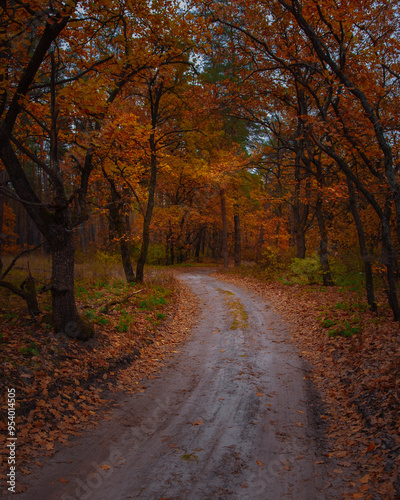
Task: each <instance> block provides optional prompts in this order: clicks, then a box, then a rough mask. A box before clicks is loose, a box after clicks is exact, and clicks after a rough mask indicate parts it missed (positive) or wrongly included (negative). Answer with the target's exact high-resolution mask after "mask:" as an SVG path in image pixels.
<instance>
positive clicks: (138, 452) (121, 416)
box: [18, 271, 331, 500]
mask: <svg viewBox="0 0 400 500" xmlns="http://www.w3.org/2000/svg"><path fill="white" fill-rule="evenodd" d="M179 279H181V280H182V281H184V282H185V283H186V284H187V285H188V286H189V287H190V288H191V289H192V291H193V293H195V294H196V295H197V296H198V299H199V302H200V305H201V314H200V316H199V318H198V319H197V320H196V326H195V327H194V333H193V335H192V336H191V337H190V339H189V340H188V341H187V343H186V344H185V345H184V346H183V347H182V348H181V350H180V352H179V353H177V354H174V355H173V356H172V357H171V359H170V360H169V361H168V362H167V364H166V366H165V367H164V369H163V370H162V372H161V373H160V376H159V377H158V378H157V379H155V380H151V381H149V382H148V384H147V389H146V391H145V392H144V393H137V394H134V395H132V396H128V397H126V398H125V399H124V400H123V401H121V402H120V407H119V409H118V410H116V412H115V415H114V417H113V419H112V420H109V421H107V422H104V423H103V424H102V425H100V426H99V427H98V428H97V429H96V430H95V431H90V432H86V433H85V434H84V435H82V436H81V437H80V438H79V443H78V442H77V443H76V444H75V445H74V446H73V447H72V448H65V449H63V450H61V451H59V452H58V453H57V454H56V455H55V456H54V457H53V458H52V459H51V460H50V461H49V463H47V464H46V465H45V467H44V468H43V469H41V470H39V471H37V472H35V473H34V474H33V475H32V476H29V481H30V485H29V487H28V489H27V491H26V493H24V494H21V495H18V498H20V499H29V500H36V499H37V500H39V499H40V500H47V499H57V500H60V499H61V500H71V499H74V500H77V499H79V500H84V499H95V500H103V499H104V500H114V499H132V498H134V499H143V500H161V499H170V500H172V499H174V500H175V499H176V500H178V499H179V500H184V499H190V500H217V499H240V500H242V499H243V500H245V499H248V500H278V499H295V500H313V499H318V500H319V499H325V498H331V496H328V494H327V493H325V492H324V474H325V471H324V469H323V468H324V465H323V464H321V463H316V462H321V457H320V456H319V451H318V445H317V442H316V434H317V431H316V429H315V425H314V424H313V414H312V411H311V410H310V403H311V399H310V392H309V390H308V389H307V387H306V385H305V384H306V382H304V380H303V378H304V375H305V367H304V366H303V363H302V360H301V359H300V358H299V357H298V355H297V354H296V351H295V349H294V348H293V347H292V346H291V344H290V343H289V341H288V333H287V331H286V330H285V326H284V324H283V323H282V321H281V320H280V318H279V316H277V315H276V314H275V313H274V312H273V311H272V310H271V308H269V306H268V305H267V304H265V303H264V302H263V301H262V300H261V299H260V298H259V297H258V296H256V295H255V294H254V293H252V292H250V291H248V290H246V289H244V288H239V287H237V286H234V285H232V284H228V283H225V282H223V281H221V280H219V279H217V278H215V277H213V276H212V275H211V274H210V272H209V271H191V272H187V273H183V274H181V275H180V276H179ZM60 478H62V480H63V481H62V482H60V481H59V479H60ZM65 480H67V481H68V482H65Z"/></svg>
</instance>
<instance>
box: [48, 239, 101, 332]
mask: <svg viewBox="0 0 400 500" xmlns="http://www.w3.org/2000/svg"><path fill="white" fill-rule="evenodd" d="M62 236H63V237H59V238H57V242H51V243H50V247H51V254H52V279H51V296H52V304H53V324H54V329H55V331H56V332H57V333H65V334H66V335H67V336H68V337H71V338H76V339H79V340H87V339H89V338H90V337H92V336H93V333H94V330H93V327H91V325H90V324H89V323H87V322H85V321H84V320H83V319H82V318H81V317H80V316H79V313H78V310H77V307H76V303H75V293H74V265H75V248H74V243H73V237H72V232H70V231H64V234H63V235H62Z"/></svg>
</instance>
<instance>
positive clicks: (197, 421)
mask: <svg viewBox="0 0 400 500" xmlns="http://www.w3.org/2000/svg"><path fill="white" fill-rule="evenodd" d="M192 425H203V421H202V420H195V421H194V422H193V424H192Z"/></svg>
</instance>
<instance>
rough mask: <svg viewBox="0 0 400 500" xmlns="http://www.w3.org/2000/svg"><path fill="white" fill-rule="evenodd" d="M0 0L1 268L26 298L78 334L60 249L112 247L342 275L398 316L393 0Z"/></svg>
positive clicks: (81, 325) (284, 274) (68, 259)
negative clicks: (40, 267) (42, 303)
mask: <svg viewBox="0 0 400 500" xmlns="http://www.w3.org/2000/svg"><path fill="white" fill-rule="evenodd" d="M0 8H1V11H2V12H1V21H0V59H1V66H0V113H1V122H0V140H1V145H0V158H1V167H0V168H1V171H0V184H1V187H0V233H1V246H0V256H1V259H2V260H1V261H0V267H1V271H0V272H2V276H1V281H0V285H1V286H2V287H3V288H6V289H7V290H8V291H9V292H10V293H15V294H17V295H19V296H20V297H22V299H24V300H25V301H27V304H28V308H29V310H30V312H31V313H32V314H36V313H37V312H38V310H39V306H38V304H37V297H36V293H37V291H38V290H39V289H40V292H41V293H45V292H50V293H51V297H52V298H51V310H52V325H53V326H54V328H55V330H56V331H65V332H66V333H68V332H69V333H70V334H71V336H74V337H78V338H82V339H84V338H88V337H90V336H91V335H92V334H93V330H92V328H91V326H90V322H88V321H86V320H83V319H82V316H81V315H80V314H79V312H78V308H77V306H76V298H75V282H74V269H75V266H76V262H78V263H82V262H84V261H90V260H93V259H94V260H95V259H98V260H99V261H100V262H102V263H103V265H104V266H108V265H109V264H110V262H113V263H115V262H116V260H115V259H117V261H120V262H121V266H122V267H121V268H123V270H124V276H125V278H126V280H127V282H130V283H140V282H142V281H143V279H144V266H145V264H146V263H147V264H158V265H160V264H161V265H173V264H182V263H185V262H188V261H191V262H204V261H220V262H223V265H224V266H225V267H227V266H228V264H229V262H233V263H234V264H235V265H236V266H239V265H241V264H242V263H243V262H244V263H246V264H249V263H256V264H257V265H258V266H259V268H260V269H262V270H263V271H264V273H266V274H268V273H270V274H273V273H275V274H277V275H278V276H279V277H280V279H282V280H285V279H293V276H295V279H300V280H301V279H303V280H304V279H305V280H306V281H309V282H314V281H315V282H322V283H323V284H324V285H325V286H330V285H332V284H334V283H338V282H341V281H343V280H347V281H350V282H352V283H353V284H354V286H355V287H359V288H360V287H364V288H365V295H366V298H367V302H368V305H369V307H370V308H371V310H373V311H377V309H378V307H390V309H391V311H392V314H393V317H394V319H395V320H399V319H400V309H399V301H398V295H397V281H398V271H399V256H400V192H399V165H400V164H399V147H398V140H399V119H398V117H399V104H400V99H399V76H400V68H399V64H400V63H399V61H400V59H399V56H398V53H399V50H400V46H399V23H398V19H399V17H398V16H399V12H398V2H389V1H380V2H372V1H369V0H366V1H363V2H361V3H360V2H355V1H352V0H349V1H345V2H336V1H332V2H324V3H323V4H319V3H318V2H316V1H314V0H310V1H308V0H307V1H301V2H300V1H298V0H293V1H291V2H289V1H288V2H286V1H283V0H277V1H273V2H244V1H239V0H238V1H236V0H235V1H232V2H228V3H225V2H214V3H213V2H201V1H198V2H196V1H194V2H187V3H186V2H173V1H163V0H160V1H151V2H147V1H110V0H107V1H106V0H101V1H99V2H95V3H94V2H80V1H68V2H61V1H60V2H59V1H51V2H46V1H39V0H38V1H28V2H18V1H12V2H11V1H5V2H2V4H1V7H0ZM29 249H30V250H32V251H33V250H34V251H35V252H36V253H38V252H40V253H41V255H42V256H43V258H44V260H46V259H47V261H49V262H50V261H51V271H49V273H48V274H47V275H44V276H43V277H41V278H40V279H39V277H38V276H35V273H34V269H33V268H32V269H31V267H32V266H31V267H29V266H27V265H26V266H25V268H26V270H27V271H28V272H27V273H26V272H25V275H24V276H23V282H22V284H21V283H20V281H21V276H20V275H18V273H16V274H15V270H16V269H17V267H18V265H17V264H16V262H18V261H15V260H12V257H14V256H15V255H17V254H18V252H20V251H21V250H22V251H23V252H24V253H25V252H26V251H27V250H29ZM24 255H25V254H24ZM32 255H33V254H32ZM135 267H136V269H135ZM289 275H290V276H291V278H289V277H288V276H289ZM40 280H44V282H43V281H42V282H40ZM376 289H378V290H383V291H384V292H385V297H386V299H385V301H384V303H382V301H381V299H379V300H377V299H376ZM71 325H74V326H73V328H71Z"/></svg>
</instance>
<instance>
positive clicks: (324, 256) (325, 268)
mask: <svg viewBox="0 0 400 500" xmlns="http://www.w3.org/2000/svg"><path fill="white" fill-rule="evenodd" d="M315 210H316V214H317V221H318V228H319V234H320V237H321V240H320V246H319V260H320V262H321V267H322V282H323V284H324V286H333V285H334V283H333V280H332V273H331V268H330V266H329V258H328V231H327V230H326V224H325V218H324V214H323V213H322V199H321V196H320V195H318V199H317V204H316V208H315Z"/></svg>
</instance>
